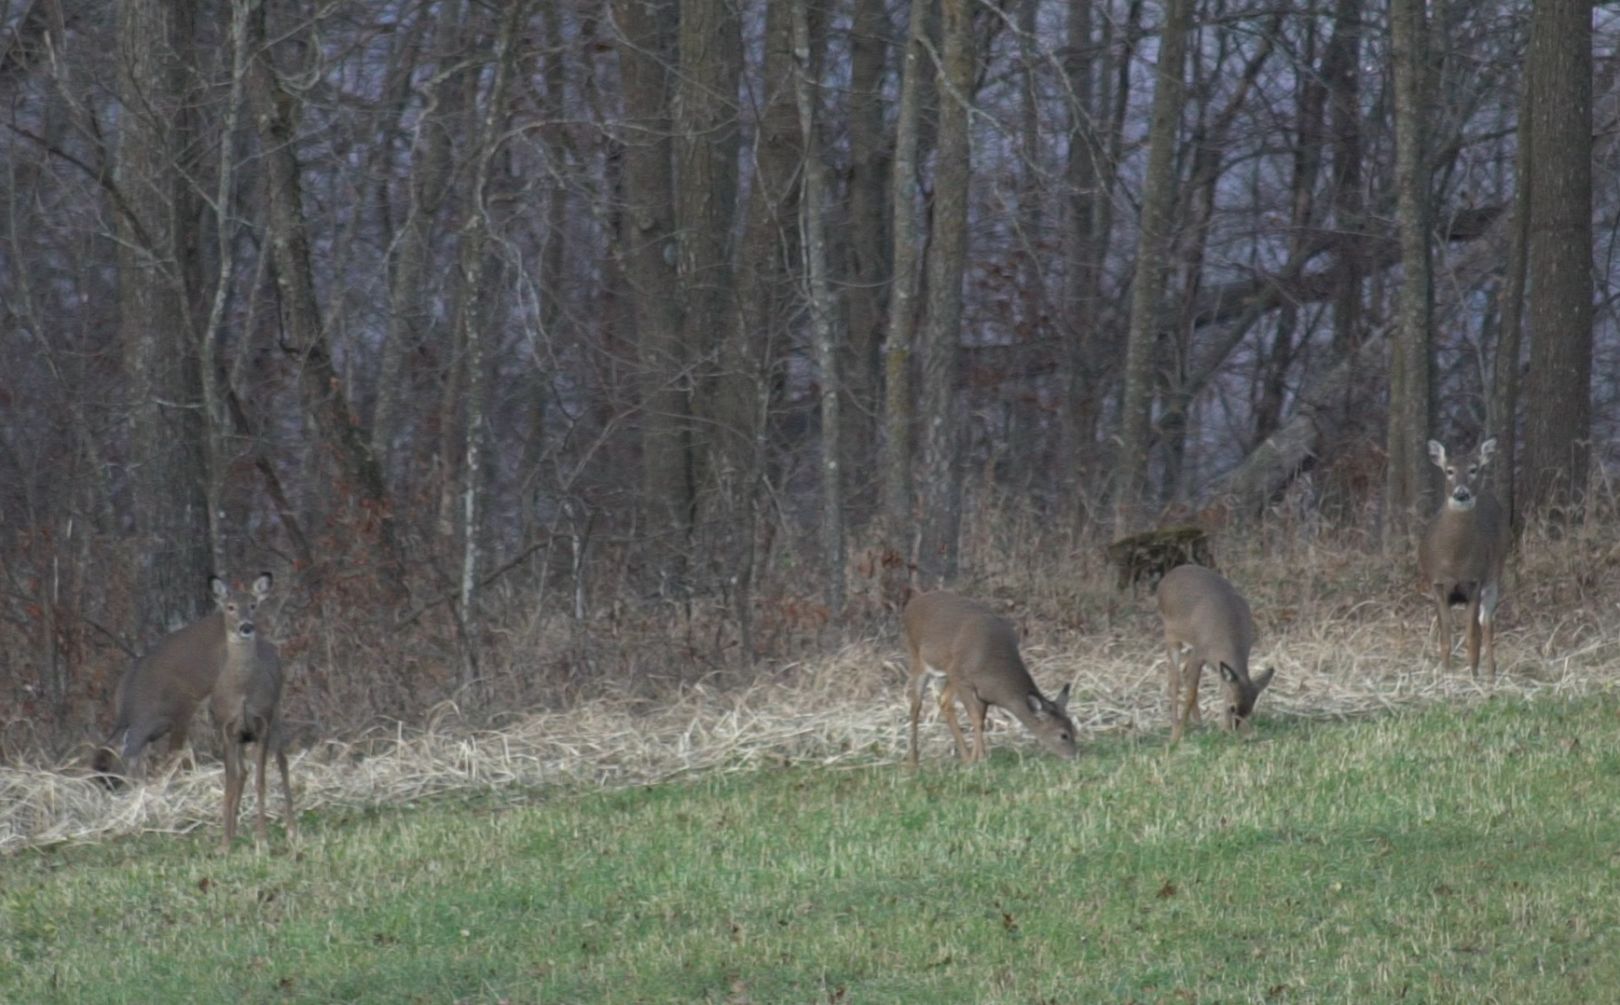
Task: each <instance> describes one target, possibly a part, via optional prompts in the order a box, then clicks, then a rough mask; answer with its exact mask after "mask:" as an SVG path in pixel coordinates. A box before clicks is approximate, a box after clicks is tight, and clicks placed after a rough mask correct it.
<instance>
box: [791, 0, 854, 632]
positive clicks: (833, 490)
mask: <svg viewBox="0 0 1620 1005" xmlns="http://www.w3.org/2000/svg"><path fill="white" fill-rule="evenodd" d="M807 3H808V0H793V56H794V61H795V62H796V63H797V64H798V73H797V74H796V75H795V77H794V81H795V88H794V97H795V99H796V101H797V103H798V109H799V130H800V137H801V138H800V146H801V149H802V150H803V152H804V172H803V178H802V185H803V191H802V196H801V199H800V203H799V218H800V220H801V221H803V222H802V224H801V231H802V233H803V243H804V265H805V278H806V281H807V283H808V285H809V302H810V324H811V328H812V330H813V331H814V333H815V334H814V339H815V347H816V366H817V368H818V369H819V370H820V371H821V374H820V376H821V391H820V397H821V400H820V409H821V528H820V530H821V547H820V551H821V561H822V567H823V570H824V571H823V575H824V577H825V584H826V585H825V587H824V591H823V595H824V596H825V598H826V603H827V609H828V610H829V611H830V612H831V613H832V616H833V617H835V618H836V617H838V616H839V613H840V612H841V611H842V610H843V608H844V490H843V478H842V473H841V470H840V463H839V461H840V458H841V457H842V456H843V453H842V444H841V443H840V440H841V438H842V434H843V427H842V421H843V420H842V415H841V412H840V410H839V397H840V395H841V393H842V389H841V387H840V384H841V381H840V380H839V369H840V368H839V365H838V363H839V351H838V350H839V345H838V335H837V331H836V329H835V327H834V321H835V318H836V317H837V314H836V313H835V311H836V308H835V303H834V300H833V294H832V286H831V284H830V283H829V282H828V278H827V224H826V212H827V203H828V198H827V189H828V185H827V168H826V165H825V164H824V163H823V162H822V159H821V140H820V135H819V130H820V126H819V125H818V120H819V118H820V116H818V115H817V114H816V102H817V95H818V94H819V92H820V89H821V81H820V75H819V73H818V72H817V68H816V63H815V61H814V60H813V59H812V58H811V48H810V15H809V12H808V11H807V10H806V9H805V8H806V6H807Z"/></svg>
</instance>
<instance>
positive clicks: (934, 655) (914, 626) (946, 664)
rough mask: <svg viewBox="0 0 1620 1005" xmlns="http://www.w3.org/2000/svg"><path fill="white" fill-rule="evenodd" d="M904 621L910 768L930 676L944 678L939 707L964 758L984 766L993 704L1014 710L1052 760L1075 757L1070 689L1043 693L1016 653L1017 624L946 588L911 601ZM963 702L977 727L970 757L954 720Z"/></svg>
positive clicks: (965, 742) (915, 763)
mask: <svg viewBox="0 0 1620 1005" xmlns="http://www.w3.org/2000/svg"><path fill="white" fill-rule="evenodd" d="M902 621H903V623H904V626H905V635H906V648H907V650H909V653H910V657H911V679H910V683H909V685H908V691H909V692H910V695H911V754H910V762H911V766H912V767H913V768H915V767H916V766H917V719H918V716H919V715H920V714H921V712H922V701H923V692H924V691H925V690H926V689H927V686H928V679H929V677H931V676H937V677H944V678H945V686H944V687H942V688H941V689H940V695H939V707H940V711H941V712H943V713H944V715H945V722H946V724H947V725H949V726H950V728H951V735H952V736H953V737H954V738H955V740H956V753H957V756H958V757H960V758H961V759H962V760H964V761H975V760H983V759H984V758H985V757H986V756H987V754H988V747H987V745H986V743H985V737H984V719H985V715H986V713H987V712H988V711H989V707H990V706H991V705H997V706H999V707H1001V708H1004V709H1006V710H1007V711H1008V712H1011V713H1012V714H1013V716H1014V717H1015V718H1016V719H1018V721H1019V722H1022V723H1023V724H1024V726H1025V727H1027V728H1028V729H1029V731H1030V732H1031V733H1034V734H1035V737H1036V739H1038V740H1040V742H1041V744H1042V745H1043V746H1045V747H1046V748H1047V749H1048V750H1050V751H1052V752H1053V753H1054V754H1057V755H1058V756H1059V757H1064V758H1072V757H1074V755H1075V741H1074V723H1073V722H1071V721H1070V720H1069V716H1068V713H1067V712H1066V711H1065V709H1066V708H1067V707H1068V704H1069V685H1067V684H1065V685H1063V690H1061V691H1059V692H1058V695H1057V698H1056V699H1049V698H1047V697H1046V696H1045V695H1043V694H1042V693H1041V689H1040V688H1038V687H1036V686H1035V681H1034V679H1033V678H1032V677H1030V675H1029V670H1028V669H1026V668H1025V666H1024V660H1023V658H1022V657H1020V656H1019V655H1018V632H1017V631H1016V629H1014V628H1013V625H1012V622H1010V621H1008V620H1007V619H1006V618H1003V617H1001V616H1000V615H998V614H996V613H995V612H994V611H992V610H991V609H990V608H988V607H986V606H985V605H984V604H982V603H979V602H978V601H976V600H970V599H968V598H967V597H963V596H960V595H958V594H955V593H948V592H945V591H943V590H942V591H937V592H934V593H923V594H919V595H917V596H915V597H913V598H911V600H910V602H908V603H907V604H906V609H905V612H904V614H903V615H902ZM958 700H960V701H961V702H962V705H963V707H964V708H965V709H966V711H967V715H968V721H969V722H970V723H972V725H973V739H974V747H973V750H972V751H971V753H970V751H969V750H968V745H967V740H966V738H965V737H964V736H963V734H962V727H961V724H960V723H958V722H957V720H956V707H955V703H956V701H958Z"/></svg>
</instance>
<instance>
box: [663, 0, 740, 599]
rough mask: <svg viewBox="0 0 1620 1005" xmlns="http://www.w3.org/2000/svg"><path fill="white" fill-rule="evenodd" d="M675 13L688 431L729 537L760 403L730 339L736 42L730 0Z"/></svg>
mask: <svg viewBox="0 0 1620 1005" xmlns="http://www.w3.org/2000/svg"><path fill="white" fill-rule="evenodd" d="M679 10H680V26H679V30H678V33H677V48H678V54H679V64H678V65H679V67H680V72H679V75H678V76H677V78H676V83H675V96H674V110H675V115H674V121H675V223H676V234H677V238H678V239H677V248H678V257H677V259H676V272H677V275H678V276H679V277H680V295H681V302H682V308H683V310H682V317H681V341H682V342H683V343H684V345H685V348H686V351H687V352H688V353H689V354H690V358H692V359H695V360H698V361H700V366H701V370H700V371H699V374H698V377H699V385H698V386H699V394H698V396H697V398H696V399H695V401H694V408H695V410H696V411H697V413H698V417H699V418H700V419H701V420H702V421H701V422H699V423H698V424H696V426H695V427H694V430H693V433H692V443H693V453H694V456H695V459H696V461H697V463H698V465H699V470H698V486H699V492H700V493H702V495H701V496H700V498H699V499H698V505H699V509H700V510H701V511H703V512H704V513H705V514H706V519H708V520H709V521H710V522H711V523H712V524H714V525H716V526H719V525H727V524H729V526H727V527H726V534H727V540H728V541H730V540H735V539H736V538H737V537H738V536H739V534H740V532H739V530H738V525H737V523H735V522H733V521H736V520H746V519H747V518H746V515H745V514H744V513H743V512H742V509H743V507H744V506H745V505H746V497H747V494H748V493H749V492H751V487H750V486H748V484H747V483H748V477H747V474H746V472H745V470H744V468H745V467H746V466H747V464H748V461H747V458H748V457H749V454H750V453H751V451H752V448H753V439H754V437H753V415H754V407H755V400H756V398H755V391H756V385H755V381H754V379H753V377H754V374H753V373H752V372H751V370H750V367H749V366H748V363H747V359H748V357H747V355H746V354H744V353H742V352H741V351H740V350H741V347H740V346H738V345H737V344H736V341H735V338H734V333H735V331H736V325H735V323H734V321H735V315H734V314H733V311H734V310H735V301H734V299H733V298H734V296H735V293H736V291H735V289H734V288H733V281H734V275H733V270H732V260H731V250H732V248H731V245H732V241H731V234H732V225H733V223H734V221H735V219H736V212H737V150H738V141H739V133H738V124H737V111H736V103H737V80H738V74H739V72H740V68H741V58H742V54H741V41H740V38H739V34H738V32H739V25H738V20H737V12H736V10H735V8H734V7H733V5H732V3H731V2H730V0H686V2H683V3H681V4H680V5H679ZM717 560H718V561H717V564H719V565H725V566H729V565H730V563H729V562H726V561H724V560H723V559H720V558H719V557H718V556H717ZM730 571H731V570H730V569H729V568H727V570H726V574H729V573H730Z"/></svg>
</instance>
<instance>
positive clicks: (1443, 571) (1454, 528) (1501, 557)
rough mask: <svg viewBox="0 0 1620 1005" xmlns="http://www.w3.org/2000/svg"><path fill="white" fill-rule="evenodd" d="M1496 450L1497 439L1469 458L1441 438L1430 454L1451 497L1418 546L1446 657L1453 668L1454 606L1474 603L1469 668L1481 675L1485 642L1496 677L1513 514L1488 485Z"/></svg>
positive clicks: (1445, 661) (1470, 608)
mask: <svg viewBox="0 0 1620 1005" xmlns="http://www.w3.org/2000/svg"><path fill="white" fill-rule="evenodd" d="M1495 452H1496V440H1495V439H1489V440H1486V441H1485V442H1484V443H1481V444H1480V445H1479V450H1478V451H1477V452H1476V453H1475V454H1474V456H1472V457H1470V458H1468V459H1467V463H1465V464H1458V463H1457V462H1456V461H1453V460H1451V459H1449V458H1448V457H1447V456H1446V448H1445V447H1443V446H1441V444H1440V442H1439V441H1438V440H1430V441H1429V457H1430V458H1431V459H1432V460H1433V461H1434V463H1435V464H1437V465H1439V466H1440V470H1441V471H1444V472H1445V473H1446V501H1445V503H1444V504H1442V505H1441V507H1440V512H1438V513H1436V514H1435V516H1434V519H1433V520H1431V521H1430V522H1429V527H1428V530H1426V531H1425V532H1424V534H1423V541H1422V543H1421V544H1419V546H1418V569H1419V570H1420V573H1421V575H1422V577H1423V578H1422V582H1423V585H1424V587H1425V588H1426V589H1428V590H1431V591H1432V592H1433V595H1434V600H1435V604H1436V606H1437V607H1438V608H1439V610H1440V662H1441V664H1442V665H1443V666H1444V667H1445V669H1446V670H1447V671H1448V672H1449V671H1450V670H1451V605H1452V604H1467V605H1468V633H1467V634H1468V669H1469V671H1470V672H1472V673H1473V675H1474V676H1475V677H1478V676H1479V641H1480V636H1481V635H1484V637H1485V661H1486V663H1488V664H1489V665H1490V668H1491V680H1493V681H1494V680H1496V630H1495V629H1494V627H1492V623H1491V622H1492V616H1493V615H1494V614H1495V613H1496V604H1497V602H1498V601H1500V600H1501V599H1502V565H1503V563H1504V562H1505V561H1506V560H1507V553H1508V548H1509V546H1510V544H1511V532H1510V528H1509V527H1508V521H1507V516H1506V514H1504V513H1503V512H1502V508H1501V507H1500V506H1498V505H1497V502H1496V497H1495V496H1493V495H1491V491H1490V489H1489V488H1488V487H1487V486H1486V484H1485V479H1484V475H1483V472H1484V470H1485V466H1486V465H1487V464H1489V463H1490V460H1491V455H1492V454H1493V453H1495Z"/></svg>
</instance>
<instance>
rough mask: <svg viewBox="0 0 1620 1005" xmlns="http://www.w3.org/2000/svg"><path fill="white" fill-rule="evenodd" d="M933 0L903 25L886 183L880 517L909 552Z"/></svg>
mask: <svg viewBox="0 0 1620 1005" xmlns="http://www.w3.org/2000/svg"><path fill="white" fill-rule="evenodd" d="M931 6H932V4H931V2H930V0H916V2H914V3H912V5H911V16H910V21H909V23H908V27H907V29H906V43H905V48H904V50H903V51H904V58H903V60H902V64H901V70H900V73H901V77H900V109H899V113H898V117H897V119H896V121H895V127H894V129H895V133H894V173H893V176H892V181H891V184H890V189H889V192H890V194H889V207H890V213H891V216H890V234H891V237H890V241H889V246H890V248H891V249H892V250H893V253H894V275H893V278H892V279H891V280H890V283H889V317H888V321H887V323H886V324H885V326H884V336H883V377H884V389H883V429H884V440H883V460H882V468H883V520H884V523H885V525H886V536H887V538H888V540H889V541H890V542H891V546H896V547H899V549H900V550H901V551H902V552H903V553H906V554H909V553H910V551H911V548H910V544H909V542H910V541H911V539H912V536H913V534H914V533H915V528H914V527H913V526H912V507H911V503H912V499H911V495H912V473H911V424H912V403H911V343H912V339H913V338H914V336H915V333H916V327H917V307H916V298H917V285H918V281H919V279H920V278H921V270H920V268H919V264H920V262H921V260H922V259H921V255H920V254H919V250H918V242H919V241H920V240H921V230H922V228H921V226H920V221H919V213H920V209H919V207H918V205H917V202H918V199H919V198H920V192H919V188H918V185H917V146H918V119H919V117H920V107H919V105H920V103H921V98H922V91H923V83H922V79H923V76H924V75H925V74H930V73H932V72H933V67H932V64H931V63H930V62H929V59H928V51H927V44H926V43H927V40H928V39H927V32H928V10H929V8H930V7H931Z"/></svg>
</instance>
